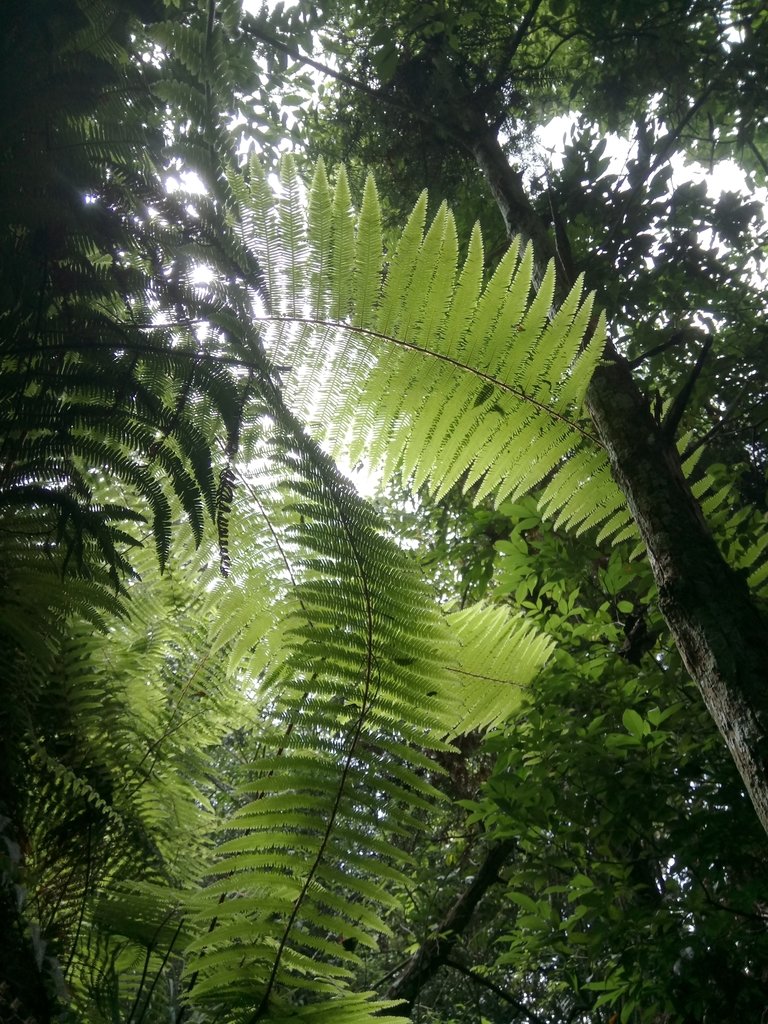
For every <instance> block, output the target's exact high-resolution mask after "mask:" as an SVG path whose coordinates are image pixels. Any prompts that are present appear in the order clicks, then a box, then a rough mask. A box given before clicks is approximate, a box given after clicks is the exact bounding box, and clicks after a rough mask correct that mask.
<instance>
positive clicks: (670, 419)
mask: <svg viewBox="0 0 768 1024" xmlns="http://www.w3.org/2000/svg"><path fill="white" fill-rule="evenodd" d="M711 348H712V338H711V337H709V336H708V337H707V338H705V339H704V344H703V345H702V346H701V352H699V356H698V359H697V360H696V362H695V363H694V365H693V368H692V369H691V372H690V373H689V375H688V380H687V381H686V382H685V384H684V385H683V387H682V388H681V389H680V391H679V392H678V393H677V394H676V395H675V399H674V401H673V402H672V405H671V406H670V407H669V411H668V413H667V415H666V416H665V417H664V420H663V422H662V424H661V430H662V433H663V434H664V436H665V437H666V438H667V439H670V440H671V439H672V438H673V437H674V436H675V433H676V432H677V428H678V426H679V424H680V420H681V419H682V418H683V413H684V412H685V409H686V406H687V405H688V402H689V401H690V399H691V395H692V394H693V389H694V387H695V386H696V381H697V380H698V379H699V375H700V374H701V371H702V369H703V368H704V363H705V361H706V358H707V356H708V355H709V350H710V349H711Z"/></svg>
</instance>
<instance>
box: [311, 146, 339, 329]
mask: <svg viewBox="0 0 768 1024" xmlns="http://www.w3.org/2000/svg"><path fill="white" fill-rule="evenodd" d="M332 230H333V204H332V201H331V187H330V184H329V182H328V175H327V173H326V170H325V163H324V162H323V161H322V160H318V162H317V166H316V167H315V173H314V174H313V176H312V183H311V185H310V187H309V197H308V202H307V239H308V244H309V260H308V271H309V292H310V301H309V310H310V316H311V317H322V316H323V315H324V314H325V310H326V308H327V301H328V293H329V291H330V278H331V268H330V253H331V238H332Z"/></svg>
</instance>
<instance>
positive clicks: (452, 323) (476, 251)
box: [435, 223, 484, 352]
mask: <svg viewBox="0 0 768 1024" xmlns="http://www.w3.org/2000/svg"><path fill="white" fill-rule="evenodd" d="M483 266H484V253H483V236H482V233H481V231H480V225H479V224H477V223H476V224H475V225H474V226H473V228H472V233H471V235H470V237H469V245H468V246H467V255H466V257H465V258H464V263H463V265H462V268H461V273H460V274H459V279H458V281H457V283H456V287H455V289H454V293H453V298H452V301H451V308H450V311H449V313H448V317H447V319H446V322H445V328H444V330H442V331H441V332H439V334H438V336H437V338H436V339H435V349H436V351H439V352H453V351H456V350H457V348H458V345H459V342H460V340H461V338H463V337H464V334H465V332H466V330H467V328H468V327H469V324H470V323H471V321H472V316H473V315H474V310H475V306H476V304H477V302H478V300H479V298H480V294H481V291H482V287H483Z"/></svg>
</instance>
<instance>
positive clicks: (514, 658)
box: [447, 604, 555, 735]
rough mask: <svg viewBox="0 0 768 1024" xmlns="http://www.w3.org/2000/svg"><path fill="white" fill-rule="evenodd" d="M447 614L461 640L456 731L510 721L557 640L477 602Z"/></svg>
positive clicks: (457, 671)
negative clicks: (459, 690)
mask: <svg viewBox="0 0 768 1024" xmlns="http://www.w3.org/2000/svg"><path fill="white" fill-rule="evenodd" d="M447 619H448V625H449V628H450V630H451V632H452V634H453V635H454V636H455V637H456V639H457V641H458V651H457V654H458V660H457V664H456V669H455V671H456V674H457V676H458V677H459V680H460V682H461V694H460V697H459V703H460V709H461V714H460V717H459V719H458V721H457V722H456V726H455V730H454V731H455V734H457V735H458V734H460V733H465V732H471V731H472V730H474V729H485V728H488V727H489V726H491V725H493V724H495V723H501V722H503V721H505V720H506V719H507V718H509V716H510V715H511V714H512V713H513V711H515V709H516V708H517V707H518V705H519V703H520V700H521V697H522V694H523V692H524V689H525V687H527V686H528V685H529V684H530V683H531V681H532V680H533V679H534V677H535V676H536V675H537V674H538V672H539V671H540V670H541V668H542V667H543V665H544V663H545V662H546V661H547V659H548V658H549V656H550V655H551V653H552V651H553V650H554V646H555V645H554V641H553V640H552V639H551V638H550V637H547V636H545V635H544V634H542V633H539V632H538V631H537V630H536V629H535V628H534V627H533V625H532V624H531V623H530V622H529V621H527V620H526V619H525V618H524V617H523V616H510V615H509V613H508V611H507V609H506V608H501V607H494V606H484V605H482V604H477V605H473V606H472V607H470V608H465V609H464V610H463V611H458V612H452V613H451V614H450V615H448V616H447ZM489 637H493V638H494V640H493V643H492V644H489V642H488V639H489Z"/></svg>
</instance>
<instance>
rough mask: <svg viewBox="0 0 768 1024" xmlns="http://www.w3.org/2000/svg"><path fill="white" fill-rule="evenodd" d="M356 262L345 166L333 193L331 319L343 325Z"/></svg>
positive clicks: (337, 177) (353, 219) (350, 202)
mask: <svg viewBox="0 0 768 1024" xmlns="http://www.w3.org/2000/svg"><path fill="white" fill-rule="evenodd" d="M354 259H355V213H354V208H353V206H352V194H351V193H350V191H349V179H348V178H347V172H346V170H345V168H344V166H343V165H342V166H341V167H339V169H338V172H337V175H336V186H335V188H334V192H333V231H332V257H331V302H330V307H329V310H328V315H329V317H330V319H331V320H334V321H336V322H337V323H340V324H343V323H345V321H346V318H347V317H348V315H349V312H350V304H351V299H352V283H353V276H354Z"/></svg>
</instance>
